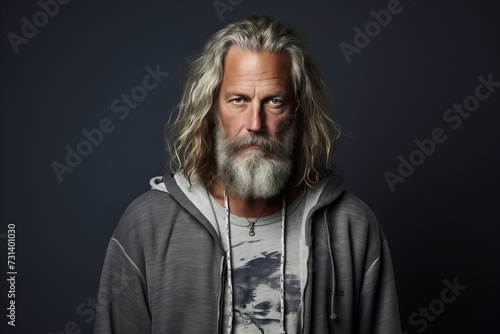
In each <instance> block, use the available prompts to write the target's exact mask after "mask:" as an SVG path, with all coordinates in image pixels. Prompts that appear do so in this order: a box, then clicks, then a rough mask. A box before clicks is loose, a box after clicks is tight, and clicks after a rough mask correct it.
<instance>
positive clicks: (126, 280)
mask: <svg viewBox="0 0 500 334" xmlns="http://www.w3.org/2000/svg"><path fill="white" fill-rule="evenodd" d="M151 187H152V189H151V190H150V191H148V192H146V193H145V194H143V195H141V196H139V197H138V198H137V199H136V200H134V201H133V202H132V203H131V204H130V205H129V207H128V208H127V210H126V211H125V213H124V214H123V217H122V218H121V220H120V222H119V224H118V226H117V228H116V230H115V231H114V233H113V236H112V238H111V240H110V243H109V246H108V250H107V253H106V258H105V261H104V265H103V269H102V275H101V282H100V286H99V292H98V303H97V316H96V323H95V333H98V334H101V333H135V334H140V333H220V332H221V330H222V329H221V328H222V323H223V319H222V316H223V314H224V313H223V309H224V305H223V301H224V293H225V289H224V286H225V278H226V269H227V268H226V266H225V263H226V262H225V251H224V249H223V248H222V245H221V242H220V238H219V235H218V229H217V223H216V221H215V217H214V213H213V211H211V209H210V204H209V198H208V196H209V195H208V193H207V191H206V190H205V188H204V187H203V186H202V185H201V184H200V183H193V184H192V185H191V186H190V185H189V183H188V182H187V181H186V180H185V178H184V177H183V176H182V175H181V174H176V175H172V174H170V173H166V174H165V175H164V176H163V178H161V177H156V178H153V179H152V180H151ZM304 212H305V213H304V219H303V222H302V227H301V241H300V254H301V262H300V273H301V287H302V303H301V309H300V310H301V311H300V312H301V327H302V332H303V333H359V334H365V333H366V334H368V333H377V334H396V333H397V334H399V333H400V331H401V330H400V320H399V311H398V302H397V295H396V288H395V282H394V275H393V270H392V263H391V257H390V253H389V248H388V245H387V241H386V240H385V237H384V234H383V232H382V230H381V228H380V226H379V225H378V222H377V220H376V218H375V216H374V215H373V213H372V211H371V210H370V209H369V208H368V207H367V206H366V204H365V203H363V202H362V201H361V200H360V199H358V198H357V197H355V196H353V195H351V194H349V193H348V192H346V191H344V189H343V186H342V182H341V179H340V177H338V176H331V177H327V178H325V179H323V180H321V181H320V182H319V183H318V184H316V185H315V186H314V188H312V189H310V190H309V191H308V192H307V197H306V203H305V210H304Z"/></svg>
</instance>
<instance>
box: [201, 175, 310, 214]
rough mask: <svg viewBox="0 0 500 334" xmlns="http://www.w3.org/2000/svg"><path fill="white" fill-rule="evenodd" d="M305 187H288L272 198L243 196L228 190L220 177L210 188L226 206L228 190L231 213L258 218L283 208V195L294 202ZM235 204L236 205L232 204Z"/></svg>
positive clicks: (218, 201) (221, 203) (290, 201)
mask: <svg viewBox="0 0 500 334" xmlns="http://www.w3.org/2000/svg"><path fill="white" fill-rule="evenodd" d="M303 189H304V187H303V186H302V185H301V186H298V187H286V188H285V189H284V191H283V192H282V194H281V195H278V196H277V197H274V198H271V199H264V198H256V199H250V198H242V197H240V196H238V195H237V194H235V193H234V192H232V191H230V190H228V189H227V188H226V187H225V185H224V184H223V183H222V181H220V180H219V179H218V178H217V179H216V180H214V182H213V183H212V186H211V188H210V189H209V191H210V193H211V195H212V196H213V197H214V198H215V200H216V201H217V203H219V204H220V205H222V206H224V191H227V196H228V199H229V206H230V210H231V213H232V214H234V215H236V216H239V217H244V218H258V217H260V216H269V215H272V214H273V213H276V212H278V211H280V210H281V205H282V202H281V201H282V198H283V197H282V196H283V195H285V196H286V201H287V203H292V202H293V201H294V200H295V199H296V198H297V197H298V196H299V195H300V193H301V191H302V190H303ZM231 204H234V205H231Z"/></svg>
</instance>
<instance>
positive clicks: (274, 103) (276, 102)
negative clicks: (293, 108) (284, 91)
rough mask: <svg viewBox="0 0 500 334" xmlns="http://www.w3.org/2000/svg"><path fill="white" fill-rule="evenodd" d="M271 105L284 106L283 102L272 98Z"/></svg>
mask: <svg viewBox="0 0 500 334" xmlns="http://www.w3.org/2000/svg"><path fill="white" fill-rule="evenodd" d="M269 104H271V105H272V106H277V107H278V106H282V105H283V101H281V100H279V99H275V98H272V99H270V100H269Z"/></svg>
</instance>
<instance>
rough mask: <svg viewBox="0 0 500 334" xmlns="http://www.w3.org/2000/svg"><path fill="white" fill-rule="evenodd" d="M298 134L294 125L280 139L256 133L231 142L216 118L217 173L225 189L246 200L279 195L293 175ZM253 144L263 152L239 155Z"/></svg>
mask: <svg viewBox="0 0 500 334" xmlns="http://www.w3.org/2000/svg"><path fill="white" fill-rule="evenodd" d="M296 134H297V130H296V127H295V124H292V125H291V126H289V127H288V129H286V130H284V131H283V132H282V133H280V135H279V137H280V138H278V139H274V138H269V137H268V136H267V135H266V134H256V133H253V132H251V133H249V134H248V135H246V136H245V137H239V138H231V139H229V138H227V136H226V133H225V131H224V128H223V127H222V124H221V122H220V119H219V117H217V120H216V128H215V151H216V161H217V171H218V176H219V177H220V179H221V181H222V183H223V184H224V185H225V187H226V189H227V190H228V191H229V192H230V193H234V194H236V195H237V196H238V197H241V198H246V199H270V198H272V197H275V196H277V195H279V194H280V193H281V191H282V190H283V189H284V188H285V186H286V184H287V183H288V181H289V179H290V176H291V173H292V166H293V161H292V155H293V152H294V142H295V138H296ZM250 145H258V146H259V147H260V148H261V149H260V150H246V151H245V152H241V153H239V154H238V151H239V150H240V149H241V148H245V147H248V146H250Z"/></svg>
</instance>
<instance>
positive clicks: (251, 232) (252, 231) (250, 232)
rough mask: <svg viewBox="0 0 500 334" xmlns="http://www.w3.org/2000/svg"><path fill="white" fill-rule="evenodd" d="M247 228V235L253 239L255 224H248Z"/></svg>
mask: <svg viewBox="0 0 500 334" xmlns="http://www.w3.org/2000/svg"><path fill="white" fill-rule="evenodd" d="M248 227H249V228H250V231H248V235H249V236H251V237H253V236H254V235H255V222H249V224H248Z"/></svg>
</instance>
